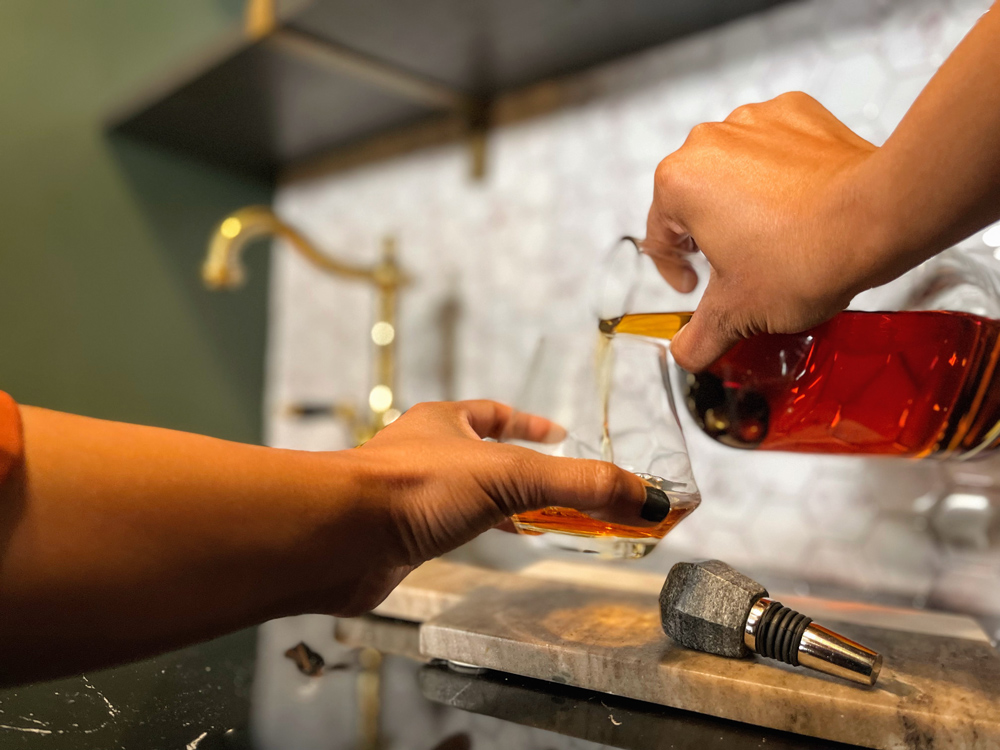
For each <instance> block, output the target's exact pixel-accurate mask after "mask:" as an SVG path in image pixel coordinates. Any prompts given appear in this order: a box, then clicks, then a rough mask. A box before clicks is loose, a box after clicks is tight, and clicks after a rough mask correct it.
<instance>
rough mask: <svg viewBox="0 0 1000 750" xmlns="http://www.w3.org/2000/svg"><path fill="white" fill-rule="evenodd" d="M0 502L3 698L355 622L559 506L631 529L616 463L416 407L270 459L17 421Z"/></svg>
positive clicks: (531, 430)
mask: <svg viewBox="0 0 1000 750" xmlns="http://www.w3.org/2000/svg"><path fill="white" fill-rule="evenodd" d="M21 414H22V417H23V423H24V446H25V456H24V460H23V461H22V462H21V463H20V465H19V466H17V467H16V468H15V470H14V471H13V473H12V475H11V476H9V477H8V480H7V481H6V482H5V483H4V484H3V486H2V488H0V613H2V614H0V682H2V683H13V682H23V681H28V680H35V679H41V678H45V677H52V676H56V675H61V674H68V673H71V672H73V671H79V670H83V669H89V668H92V667H98V666H106V665H109V664H113V663H117V662H122V661H125V660H129V659H134V658H138V657H141V656H146V655H149V654H152V653H156V652H160V651H164V650H168V649H170V648H174V647H178V646H181V645H184V644H188V643H192V642H195V641H198V640H203V639H206V638H210V637H213V636H215V635H219V634H221V633H225V632H228V631H231V630H235V629H237V628H241V627H245V626H248V625H251V624H254V623H258V622H261V621H263V620H266V619H268V618H272V617H277V616H282V615H290V614H298V613H304V612H328V613H334V614H358V613H361V612H364V611H367V610H368V609H370V608H372V607H374V606H375V605H377V604H378V603H379V602H380V601H381V600H382V599H383V598H384V597H385V596H386V594H388V593H389V591H391V590H392V588H393V587H394V586H395V585H396V584H397V583H398V582H399V581H400V580H401V579H402V578H403V576H405V575H406V574H407V573H408V572H409V571H410V570H411V569H412V568H413V567H415V566H416V565H419V564H420V563H421V562H424V561H425V560H427V559H429V558H431V557H434V556H436V555H440V554H442V553H443V552H446V551H448V550H450V549H452V548H454V547H456V546H458V545H459V544H462V543H464V542H466V541H468V540H470V539H472V538H473V537H474V536H476V535H477V534H479V533H481V532H483V531H485V530H487V529H489V528H491V527H492V526H495V525H496V524H498V523H500V522H502V521H503V520H504V519H505V518H506V517H507V516H509V515H511V514H512V513H516V512H519V511H524V510H528V509H534V508H540V507H544V506H546V505H551V504H557V505H563V506H570V507H577V508H581V509H585V510H590V511H592V512H594V513H597V514H601V513H603V514H605V515H606V516H608V517H610V518H615V519H618V520H622V521H625V522H627V523H632V524H634V525H642V524H644V523H645V522H644V521H642V520H641V519H640V515H639V514H640V512H641V509H642V506H643V503H644V502H645V501H646V496H645V491H644V488H643V485H642V483H641V482H640V481H639V480H638V479H637V478H636V477H635V476H634V475H632V474H629V473H628V472H626V471H623V470H621V469H618V468H616V467H614V466H612V465H611V464H606V463H603V462H597V461H583V460H577V459H567V458H552V457H549V456H545V455H543V454H541V453H537V452H534V451H531V450H528V449H525V448H519V447H516V446H513V445H505V444H496V443H491V442H487V441H484V440H482V439H481V438H482V437H498V436H500V435H501V434H506V435H512V436H517V437H520V438H522V439H527V440H543V439H545V438H546V436H549V435H551V434H552V432H553V430H555V429H557V428H554V426H553V425H552V424H551V423H549V422H548V421H546V420H543V419H540V418H537V417H529V416H526V415H519V416H514V415H512V413H511V411H510V409H508V408H507V407H503V406H501V405H498V404H495V403H493V402H488V401H468V402H461V403H454V404H448V403H445V404H422V405H418V406H416V407H414V408H413V409H411V410H410V411H408V412H407V413H406V414H404V415H403V416H402V417H401V418H400V419H399V420H397V421H396V422H395V423H394V424H392V425H390V426H389V427H388V428H386V429H385V430H384V431H383V432H382V433H380V434H379V435H377V436H376V437H375V438H374V439H373V440H371V441H370V442H369V443H367V444H366V445H365V446H363V447H361V448H356V449H353V450H346V451H339V452H335V453H310V452H303V451H288V450H277V449H272V448H262V447H257V446H249V445H242V444H238V443H230V442H226V441H222V440H215V439H212V438H207V437H202V436H198V435H191V434H187V433H181V432H175V431H171V430H163V429H157V428H152V427H140V426H136V425H128V424H119V423H115V422H105V421H101V420H96V419H88V418H85V417H77V416H71V415H68V414H61V413H58V412H52V411H47V410H44V409H36V408H31V407H21Z"/></svg>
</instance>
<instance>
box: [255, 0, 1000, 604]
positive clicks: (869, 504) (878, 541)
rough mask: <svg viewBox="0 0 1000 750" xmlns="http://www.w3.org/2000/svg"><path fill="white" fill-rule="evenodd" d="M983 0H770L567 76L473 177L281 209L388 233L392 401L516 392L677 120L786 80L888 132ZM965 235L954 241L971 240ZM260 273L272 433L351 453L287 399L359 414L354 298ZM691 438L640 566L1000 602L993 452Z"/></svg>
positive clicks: (445, 151)
mask: <svg viewBox="0 0 1000 750" xmlns="http://www.w3.org/2000/svg"><path fill="white" fill-rule="evenodd" d="M989 4H990V3H989V0H811V1H810V2H802V3H792V4H789V5H785V6H781V7H779V8H777V9H775V10H773V11H770V12H767V13H764V14H760V15H757V16H754V17H752V18H748V19H746V20H743V21H740V22H737V23H734V24H731V25H728V26H725V27H723V28H720V29H717V30H714V31H712V32H709V33H707V34H702V35H698V36H695V37H691V38H687V39H684V40H681V41H679V42H676V43H673V44H670V45H667V46H665V47H662V48H658V49H654V50H651V51H648V52H644V53H642V54H639V55H637V56H635V57H632V58H629V59H626V60H622V61H618V62H615V63H613V64H610V65H608V66H605V67H603V68H601V69H598V70H594V71H590V72H588V73H586V74H584V75H582V76H578V77H576V79H574V81H572V82H570V83H571V84H572V85H576V86H579V87H580V88H581V89H582V90H587V91H591V92H592V95H591V97H590V98H589V99H588V100H587V102H586V103H584V104H581V105H579V106H575V107H573V108H570V109H565V110H562V111H559V112H556V113H553V114H551V115H548V116H546V117H542V118H538V119H534V120H531V121H529V122H526V123H523V124H519V125H516V126H513V127H506V128H503V129H500V130H498V131H496V132H493V133H491V134H490V138H489V147H488V173H487V176H486V179H485V180H484V181H483V182H480V183H470V182H469V181H468V179H467V172H468V162H467V155H466V153H465V151H464V150H463V148H461V147H459V146H449V147H442V148H436V149H430V150H426V151H422V152H419V153H415V154H412V155H408V156H405V157H401V158H398V159H395V160H392V161H388V162H383V163H380V164H376V165H372V166H368V167H365V168H362V169H357V170H354V171H351V172H347V173H340V174H335V175H331V176H329V177H326V178H321V179H315V180H312V181H308V182H299V183H294V184H289V185H286V186H284V187H283V188H282V189H281V190H280V191H279V195H278V199H277V208H278V210H279V212H280V213H281V214H282V215H283V216H285V217H286V218H287V219H288V220H289V221H290V222H292V223H293V224H295V225H296V226H298V227H299V228H300V229H302V230H303V231H304V232H306V233H308V234H309V235H311V236H312V237H314V238H315V239H316V240H317V242H318V243H320V244H321V245H323V246H326V247H329V248H331V249H335V250H336V251H337V252H338V253H340V254H341V255H343V256H345V257H350V258H354V259H356V260H370V259H373V258H374V257H375V254H376V252H377V248H378V245H379V242H380V240H381V238H382V237H383V236H384V235H386V234H394V235H396V236H397V237H398V238H399V247H400V258H401V260H402V263H403V264H404V265H405V266H406V267H407V269H408V270H410V271H411V272H412V273H413V275H414V276H415V278H416V280H417V281H416V283H415V285H414V286H413V287H412V288H409V289H407V290H406V291H405V293H404V297H403V300H402V303H401V320H400V325H399V336H398V342H399V356H400V365H399V382H398V389H397V390H398V397H399V401H400V402H401V403H403V404H412V403H415V402H417V401H423V400H430V399H441V398H464V397H492V398H498V399H503V400H509V399H510V398H511V397H512V395H513V394H514V393H515V391H516V389H517V386H518V383H519V380H520V379H521V377H522V376H523V373H524V372H525V369H526V366H527V361H528V357H529V356H530V353H531V350H532V346H533V344H534V341H535V338H536V335H537V333H538V331H539V327H540V325H544V326H559V325H561V324H562V323H564V322H565V321H568V320H571V319H572V317H573V314H574V311H575V310H577V309H578V308H579V306H580V305H582V304H584V300H585V296H586V291H585V290H586V286H587V279H588V274H589V273H590V272H591V269H592V268H593V267H594V264H595V263H596V262H597V259H598V258H599V257H600V256H601V253H603V252H604V251H605V250H606V248H607V247H608V246H609V245H610V244H611V242H612V241H613V240H614V239H615V238H616V237H618V236H620V235H622V234H624V233H641V232H642V231H643V227H644V220H645V214H646V210H647V208H648V205H649V201H650V197H651V194H652V175H653V170H654V168H655V167H656V164H657V162H658V161H659V160H660V159H661V158H662V157H663V156H665V155H666V154H667V153H669V152H670V151H672V150H674V149H676V148H677V147H678V146H680V144H681V143H682V142H683V141H684V138H685V136H686V135H687V132H688V131H689V129H690V128H691V127H692V126H693V125H695V124H696V123H697V122H699V121H702V120H706V119H721V118H723V117H725V116H726V114H728V113H729V112H730V111H731V110H732V109H734V108H735V107H736V106H738V105H740V104H743V103H746V102H749V101H760V100H763V99H767V98H770V97H772V96H774V95H776V94H778V93H781V92H782V91H787V90H794V89H799V90H803V91H806V92H808V93H810V94H812V95H813V96H815V97H816V98H817V99H819V100H820V101H821V102H822V103H823V104H824V105H826V106H827V107H828V108H829V109H830V110H831V111H832V112H833V113H834V114H836V115H837V116H838V117H840V118H841V119H842V120H844V121H845V122H846V123H847V125H849V126H850V127H851V128H853V129H855V130H856V131H857V132H858V133H860V134H861V135H862V136H864V137H865V138H868V139H870V140H871V141H873V142H875V143H881V142H882V141H883V140H884V139H885V138H886V137H887V136H888V135H889V133H890V132H891V131H892V129H893V128H894V127H895V126H896V125H897V124H898V122H899V121H900V119H901V118H902V116H903V114H904V113H905V111H906V109H907V108H908V107H909V105H910V104H911V103H912V101H913V99H914V98H915V97H916V96H917V94H918V93H919V91H920V89H921V88H922V86H923V85H924V84H925V83H926V82H927V81H928V80H929V78H930V77H931V76H932V75H933V73H934V71H935V69H936V68H937V67H938V66H939V65H940V64H941V62H942V61H943V60H944V58H945V57H946V56H947V55H948V54H949V52H950V51H951V50H952V49H953V48H954V47H955V45H956V44H957V43H958V42H959V41H960V39H961V37H962V36H963V35H964V34H965V33H966V32H967V31H968V29H969V28H971V26H972V25H973V23H975V20H976V19H977V18H978V17H979V16H980V15H981V14H982V13H983V12H984V11H986V9H987V8H988V6H989ZM980 238H981V235H980V236H977V237H973V238H970V240H968V241H967V243H966V244H967V245H968V247H969V248H970V249H972V250H973V251H975V250H979V251H984V250H985V248H984V246H983V245H982V242H981V239H980ZM273 267H274V274H273V279H272V307H271V329H270V353H269V363H268V391H267V413H268V415H269V420H268V421H269V430H268V436H269V440H270V442H271V443H272V444H274V445H280V446H286V447H297V448H307V449H317V450H320V449H332V448H339V447H345V445H346V439H347V438H346V435H345V432H344V430H343V429H342V427H341V426H340V425H338V424H336V423H335V422H332V421H329V422H324V421H318V422H315V421H314V422H305V421H296V420H294V419H291V418H287V417H283V416H280V407H281V405H283V404H287V403H289V402H295V401H331V400H340V399H345V398H348V399H351V398H353V399H354V400H355V401H356V402H358V403H359V404H363V402H364V399H365V396H366V393H367V388H368V385H369V381H368V378H369V368H370V364H369V363H370V351H369V340H368V328H369V325H370V323H371V316H372V298H371V294H370V292H369V290H368V289H366V288H363V287H359V286H357V285H355V284H351V283H349V282H343V281H340V280H336V279H330V278H327V277H323V276H320V275H317V274H316V273H315V272H313V271H312V269H310V268H309V267H307V266H306V265H305V264H304V262H303V261H301V260H300V259H299V258H298V257H297V256H294V255H293V254H292V253H290V252H287V251H286V250H285V249H283V248H281V247H280V246H279V249H278V252H276V253H275V255H274V261H273ZM661 298H662V304H663V305H664V307H667V306H670V305H679V304H682V303H680V302H679V298H676V297H672V296H671V293H669V292H667V291H665V290H664V291H662V294H661ZM684 304H690V302H688V303H684ZM449 342H451V344H453V345H454V346H453V347H452V348H450V346H451V344H450V343H449ZM448 362H453V366H449V365H448V364H447V363H448ZM689 443H690V450H691V455H692V463H693V465H694V470H695V474H696V476H697V477H698V481H699V484H700V485H701V488H702V492H703V497H704V502H703V504H702V507H701V508H700V509H699V510H698V512H696V513H695V514H694V515H693V516H692V517H691V518H690V519H689V520H687V521H686V522H685V523H684V524H682V525H681V526H679V527H678V529H677V530H676V531H675V532H674V533H673V534H671V536H669V537H668V538H667V540H666V541H665V542H664V543H663V544H662V545H661V546H660V548H659V549H658V550H657V551H656V552H655V553H654V554H653V555H651V556H650V557H649V558H646V559H645V560H644V561H642V562H641V563H639V565H642V566H646V567H651V568H654V569H658V570H663V571H664V572H665V571H666V569H667V567H668V566H669V565H670V564H671V563H672V562H673V561H674V560H676V559H679V558H690V557H699V556H719V557H722V558H725V559H727V560H728V561H729V562H731V563H733V564H735V565H738V566H741V567H743V568H745V569H746V570H748V571H749V572H752V573H756V574H758V575H760V576H761V577H763V578H764V580H765V581H766V580H768V579H769V578H770V579H771V580H781V581H785V582H789V585H793V586H795V587H797V588H800V589H811V590H813V591H824V590H826V589H827V588H831V589H843V588H848V589H852V590H854V591H856V592H871V593H872V594H878V595H886V594H888V595H891V596H893V597H894V598H895V599H897V600H902V601H913V602H916V603H918V604H922V603H928V604H930V605H932V606H939V607H945V608H953V609H960V610H966V611H973V612H982V613H993V614H1000V597H998V595H997V594H995V593H994V591H995V590H996V589H997V588H998V587H997V586H996V582H997V580H998V577H1000V553H998V551H997V548H996V546H995V545H994V544H993V540H994V539H995V537H996V534H995V533H994V531H995V530H993V529H991V528H989V527H990V526H991V525H994V521H993V519H994V517H995V516H997V513H996V512H995V511H994V509H995V507H998V505H997V500H996V499H995V497H994V495H993V494H991V493H993V490H991V489H990V488H991V487H992V486H993V485H994V484H995V483H996V481H997V478H1000V471H998V470H997V469H996V464H997V461H996V460H994V461H993V462H987V463H984V464H976V465H972V466H963V467H962V469H961V472H957V470H956V469H954V468H953V467H948V466H942V465H938V464H935V465H927V464H915V463H909V462H894V461H891V460H887V461H878V460H862V459H849V458H819V457H803V456H791V455H781V454H771V455H763V454H748V453H743V452H738V451H734V450H731V449H726V448H723V447H720V446H718V445H716V444H715V443H713V442H712V441H710V440H709V439H708V438H706V437H704V436H703V435H701V434H694V433H692V432H691V431H689ZM977 497H978V498H980V499H979V500H976V499H975V498H977ZM526 549H527V552H526ZM463 554H465V556H466V557H468V558H471V559H476V560H480V561H485V562H491V563H495V564H498V565H513V564H515V563H516V562H523V561H524V560H525V559H526V557H528V556H530V555H537V554H540V553H539V552H537V551H536V550H534V549H533V548H530V547H529V546H528V543H527V542H526V541H525V540H524V539H518V538H507V537H501V536H500V535H498V534H494V533H492V532H491V534H488V535H486V536H484V537H483V538H482V539H481V540H479V541H477V542H476V543H474V544H473V545H471V546H470V547H469V549H467V550H464V551H463Z"/></svg>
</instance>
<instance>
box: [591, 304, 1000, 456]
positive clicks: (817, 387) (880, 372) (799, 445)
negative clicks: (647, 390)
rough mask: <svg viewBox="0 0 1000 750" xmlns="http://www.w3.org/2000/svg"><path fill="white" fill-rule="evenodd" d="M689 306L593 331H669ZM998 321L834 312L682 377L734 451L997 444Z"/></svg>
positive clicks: (708, 426)
mask: <svg viewBox="0 0 1000 750" xmlns="http://www.w3.org/2000/svg"><path fill="white" fill-rule="evenodd" d="M688 319H690V313H679V314H678V313H642V314H636V315H626V316H623V317H621V318H616V319H614V320H607V321H603V322H602V324H601V325H602V330H607V331H613V332H614V333H630V334H635V335H640V336H653V337H656V338H664V339H669V338H672V337H673V335H674V334H676V333H677V331H678V330H679V329H680V327H681V325H683V324H684V323H685V322H687V320H688ZM998 339H1000V321H996V320H992V319H989V318H983V317H980V316H977V315H971V314H968V313H957V312H941V311H928V312H851V311H848V312H843V313H840V314H839V315H837V316H836V317H834V318H833V319H831V320H829V321H827V322H826V323H823V324H822V325H820V326H817V327H816V328H813V329H811V330H809V331H805V332H803V333H799V334H762V335H759V336H754V337H753V338H750V339H747V340H745V341H742V342H740V343H739V344H737V345H736V346H735V347H733V349H732V350H730V351H729V352H728V353H727V354H726V355H725V356H723V357H722V358H721V359H720V360H718V361H717V362H716V363H715V364H713V365H712V366H711V367H710V368H709V369H708V370H707V371H706V372H703V373H700V374H698V375H693V374H690V373H689V374H687V378H686V383H685V389H686V399H685V401H686V403H687V407H688V410H689V411H690V412H691V415H692V416H693V417H694V419H695V421H696V422H697V423H698V425H699V426H700V427H701V429H702V430H703V431H704V432H705V433H707V434H708V435H710V436H711V437H713V438H715V439H716V440H718V441H719V442H722V443H725V444H726V445H731V446H734V447H738V448H756V449H761V450H780V451H795V452H800V453H862V454H880V455H896V456H910V457H918V458H919V457H948V456H964V457H969V456H971V455H975V454H977V453H979V452H982V451H986V450H991V449H993V448H995V447H996V446H997V444H998V443H1000V382H995V381H997V358H998V354H1000V346H998Z"/></svg>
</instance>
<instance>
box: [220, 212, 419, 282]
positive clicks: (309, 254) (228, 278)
mask: <svg viewBox="0 0 1000 750" xmlns="http://www.w3.org/2000/svg"><path fill="white" fill-rule="evenodd" d="M269 236H275V237H280V238H282V239H284V240H287V241H288V243H289V244H290V245H291V246H292V247H293V248H294V249H295V250H296V251H297V252H298V253H299V254H300V255H301V256H302V257H304V258H305V259H306V260H308V261H309V262H310V263H312V264H313V265H314V266H316V267H317V268H319V269H321V270H323V271H326V272H327V273H330V274H333V275H334V276H341V277H343V278H348V279H358V280H359V281H368V282H371V283H374V284H376V285H378V286H385V287H399V286H403V285H405V284H406V283H407V282H408V281H409V279H408V278H407V277H406V275H405V274H403V273H402V272H401V271H400V270H399V268H398V267H397V266H396V265H395V263H392V262H390V263H386V262H382V263H379V264H377V265H374V266H362V265H356V264H353V263H347V262H345V261H341V260H339V259H337V258H334V257H333V256H331V255H329V254H327V253H325V252H323V251H321V250H319V249H318V248H317V247H316V246H315V245H314V244H313V243H312V242H310V241H309V240H307V239H306V238H305V237H304V236H303V235H302V234H301V233H300V232H298V231H297V230H296V229H294V228H293V227H291V226H289V225H288V224H286V223H285V222H284V221H282V220H281V219H279V218H278V217H277V215H276V214H275V213H274V211H272V210H271V209H270V208H268V207H267V206H246V207H244V208H241V209H239V210H237V211H234V212H233V213H231V214H230V215H229V216H227V217H226V218H225V219H223V220H222V221H221V222H219V224H218V226H217V227H216V228H215V231H214V232H213V233H212V237H211V239H210V240H209V243H208V255H207V256H206V257H205V262H204V264H203V265H202V268H201V278H202V280H203V281H204V282H205V285H206V286H207V287H209V288H210V289H234V288H236V287H238V286H240V285H241V284H242V283H243V282H244V281H245V280H246V272H245V270H244V267H243V262H242V255H243V250H244V248H245V247H246V245H247V244H248V243H250V242H251V241H253V240H256V239H260V238H262V237H269Z"/></svg>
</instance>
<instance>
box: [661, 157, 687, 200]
mask: <svg viewBox="0 0 1000 750" xmlns="http://www.w3.org/2000/svg"><path fill="white" fill-rule="evenodd" d="M685 172H686V170H685V167H684V163H683V160H682V159H681V158H680V157H679V156H678V155H677V154H676V153H675V154H671V155H670V156H668V157H667V158H666V159H663V160H662V161H661V162H660V163H659V164H658V165H657V167H656V176H655V178H654V179H655V186H656V190H657V192H658V193H660V194H665V195H670V194H672V193H676V192H677V191H679V190H681V189H682V187H683V185H684V183H685V181H686V178H685Z"/></svg>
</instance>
